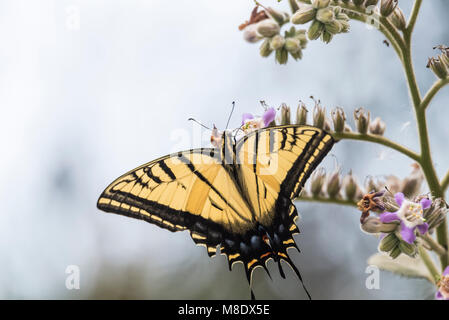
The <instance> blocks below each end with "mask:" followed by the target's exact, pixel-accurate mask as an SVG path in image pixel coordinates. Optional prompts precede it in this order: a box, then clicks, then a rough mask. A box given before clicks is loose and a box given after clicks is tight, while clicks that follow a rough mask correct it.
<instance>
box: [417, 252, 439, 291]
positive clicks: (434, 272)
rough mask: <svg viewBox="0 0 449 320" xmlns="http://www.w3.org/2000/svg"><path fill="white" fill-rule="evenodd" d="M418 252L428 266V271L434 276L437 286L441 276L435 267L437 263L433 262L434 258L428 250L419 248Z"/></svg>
mask: <svg viewBox="0 0 449 320" xmlns="http://www.w3.org/2000/svg"><path fill="white" fill-rule="evenodd" d="M418 252H419V256H420V257H421V259H422V261H423V262H424V264H425V265H426V267H427V269H428V270H429V272H430V274H431V275H432V280H433V283H434V284H436V279H437V278H438V277H439V276H440V272H439V271H438V269H437V267H436V266H435V263H434V262H433V260H432V258H431V257H430V256H429V254H428V253H427V251H426V249H424V248H423V247H422V246H418Z"/></svg>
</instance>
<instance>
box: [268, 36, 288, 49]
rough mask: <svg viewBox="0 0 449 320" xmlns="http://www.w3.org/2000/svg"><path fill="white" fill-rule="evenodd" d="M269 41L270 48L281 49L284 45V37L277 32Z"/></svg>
mask: <svg viewBox="0 0 449 320" xmlns="http://www.w3.org/2000/svg"><path fill="white" fill-rule="evenodd" d="M269 42H270V49H271V50H278V49H281V48H282V47H283V46H284V44H285V39H284V37H283V36H281V35H280V34H277V35H275V36H274V37H273V38H271V40H269Z"/></svg>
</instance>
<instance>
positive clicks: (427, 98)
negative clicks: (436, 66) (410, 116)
mask: <svg viewBox="0 0 449 320" xmlns="http://www.w3.org/2000/svg"><path fill="white" fill-rule="evenodd" d="M448 83H449V78H445V79H439V80H437V81H435V83H434V84H433V85H432V87H431V88H430V89H429V91H427V93H426V95H425V96H424V98H423V99H422V101H421V106H420V108H421V109H424V110H425V109H426V108H427V107H428V106H429V104H430V102H431V101H432V99H433V97H435V95H436V94H437V93H438V91H440V89H441V88H443V87H444V86H445V85H447V84H448Z"/></svg>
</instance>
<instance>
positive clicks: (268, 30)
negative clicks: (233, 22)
mask: <svg viewBox="0 0 449 320" xmlns="http://www.w3.org/2000/svg"><path fill="white" fill-rule="evenodd" d="M280 30H281V28H280V26H279V24H278V23H277V22H276V21H274V20H273V19H265V20H262V21H260V22H259V23H258V24H257V32H258V33H259V34H260V35H261V36H263V37H266V38H270V37H273V36H275V35H276V34H278V33H279V31H280Z"/></svg>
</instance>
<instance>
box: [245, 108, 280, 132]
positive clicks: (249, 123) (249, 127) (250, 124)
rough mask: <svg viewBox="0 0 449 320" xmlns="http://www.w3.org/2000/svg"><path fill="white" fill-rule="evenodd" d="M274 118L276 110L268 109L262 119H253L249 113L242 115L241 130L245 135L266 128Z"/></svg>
mask: <svg viewBox="0 0 449 320" xmlns="http://www.w3.org/2000/svg"><path fill="white" fill-rule="evenodd" d="M275 117H276V110H274V108H268V109H266V110H265V113H264V114H263V115H262V117H257V118H256V117H254V116H253V115H252V114H251V113H244V114H243V116H242V129H243V131H244V132H245V133H250V132H251V131H254V130H257V129H261V128H265V127H267V126H268V125H269V124H270V123H271V122H272V121H273V120H274V118H275Z"/></svg>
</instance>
